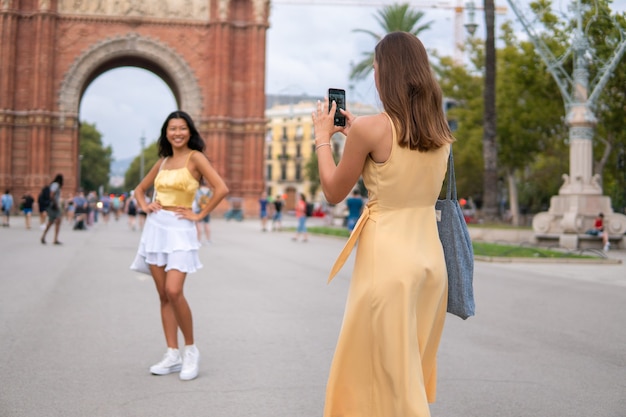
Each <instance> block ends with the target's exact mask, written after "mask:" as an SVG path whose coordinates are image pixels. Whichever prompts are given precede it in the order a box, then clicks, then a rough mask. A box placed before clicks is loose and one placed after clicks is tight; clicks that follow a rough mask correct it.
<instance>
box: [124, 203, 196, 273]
mask: <svg viewBox="0 0 626 417" xmlns="http://www.w3.org/2000/svg"><path fill="white" fill-rule="evenodd" d="M199 248H200V243H199V242H198V232H197V229H196V225H195V223H194V222H192V221H191V220H187V219H179V218H178V217H176V213H174V212H173V211H168V210H159V211H157V212H154V213H150V214H148V216H147V219H146V223H145V225H144V228H143V232H142V234H141V241H140V242H139V249H137V255H136V256H135V260H134V261H133V263H132V264H131V266H130V269H132V270H134V271H137V272H141V273H144V274H150V267H149V265H157V266H165V271H169V270H171V269H176V270H178V271H181V272H185V273H191V272H196V271H197V270H198V269H200V268H202V264H201V263H200V258H199V257H198V249H199Z"/></svg>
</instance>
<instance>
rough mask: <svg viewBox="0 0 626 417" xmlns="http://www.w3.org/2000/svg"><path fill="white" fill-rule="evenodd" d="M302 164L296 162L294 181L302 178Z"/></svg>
mask: <svg viewBox="0 0 626 417" xmlns="http://www.w3.org/2000/svg"><path fill="white" fill-rule="evenodd" d="M301 176H302V165H301V164H300V163H297V164H296V181H300V180H301V179H302V178H300V177H301Z"/></svg>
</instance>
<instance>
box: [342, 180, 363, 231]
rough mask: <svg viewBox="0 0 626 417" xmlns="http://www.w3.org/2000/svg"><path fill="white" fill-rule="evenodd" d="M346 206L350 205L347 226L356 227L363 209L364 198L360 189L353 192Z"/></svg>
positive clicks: (350, 228) (349, 228) (349, 227)
mask: <svg viewBox="0 0 626 417" xmlns="http://www.w3.org/2000/svg"><path fill="white" fill-rule="evenodd" d="M346 206H348V219H347V223H346V226H347V227H348V230H352V229H354V226H355V225H356V222H357V220H359V217H361V211H363V199H362V198H361V194H360V193H359V190H357V189H355V190H354V191H353V192H352V197H350V198H348V199H347V200H346Z"/></svg>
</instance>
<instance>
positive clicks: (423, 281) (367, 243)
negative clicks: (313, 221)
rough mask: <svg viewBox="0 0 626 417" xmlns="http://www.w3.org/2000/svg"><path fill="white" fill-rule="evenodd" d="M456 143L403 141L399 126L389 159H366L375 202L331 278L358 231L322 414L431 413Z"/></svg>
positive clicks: (386, 416)
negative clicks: (446, 206)
mask: <svg viewBox="0 0 626 417" xmlns="http://www.w3.org/2000/svg"><path fill="white" fill-rule="evenodd" d="M392 127H393V123H392ZM449 152H450V146H448V145H446V146H443V147H441V148H440V149H438V150H435V151H430V152H426V153H424V152H418V151H412V150H409V149H408V148H402V147H400V146H399V145H398V143H397V140H396V132H395V128H394V129H393V146H392V150H391V154H390V156H389V158H388V159H387V161H386V162H384V163H376V162H374V161H373V160H372V159H371V158H368V160H367V162H366V163H365V167H364V169H363V180H364V183H365V186H366V187H367V189H368V191H369V202H368V203H367V205H366V207H365V208H364V211H363V214H362V215H361V217H360V219H359V221H358V222H357V225H356V226H355V228H354V230H353V232H352V235H351V236H350V239H349V240H348V242H347V243H346V246H345V247H344V249H343V251H342V253H341V254H340V255H339V258H338V259H337V262H336V263H335V265H334V266H333V269H332V271H331V274H330V278H329V282H330V280H332V279H333V277H334V276H335V274H336V273H337V272H338V271H339V269H341V267H342V265H343V263H344V262H345V260H346V259H347V257H348V256H349V255H350V252H351V251H352V249H353V247H354V245H355V243H356V241H357V239H358V246H357V251H356V258H355V264H354V269H353V272H352V279H351V282H350V289H349V293H348V299H347V302H346V308H345V313H344V318H343V324H342V327H341V332H340V335H339V340H338V343H337V347H336V350H335V355H334V358H333V361H332V365H331V369H330V375H329V378H328V384H327V387H326V402H325V406H324V417H429V416H430V410H429V406H428V403H430V402H434V401H435V392H436V382H437V366H436V356H437V349H438V347H439V341H440V339H441V334H442V331H443V325H444V321H445V315H446V308H447V294H448V282H447V272H446V265H445V260H444V256H443V249H442V246H441V242H440V240H439V235H438V232H437V217H436V216H437V214H436V212H435V202H436V201H437V197H438V196H439V192H440V190H441V187H442V184H443V180H444V177H445V174H446V170H447V162H448V155H449Z"/></svg>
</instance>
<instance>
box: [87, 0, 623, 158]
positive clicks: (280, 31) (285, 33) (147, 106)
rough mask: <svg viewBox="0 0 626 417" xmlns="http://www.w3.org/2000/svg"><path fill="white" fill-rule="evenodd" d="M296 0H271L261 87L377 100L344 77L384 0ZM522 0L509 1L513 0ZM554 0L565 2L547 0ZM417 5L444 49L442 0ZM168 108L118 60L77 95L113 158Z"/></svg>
mask: <svg viewBox="0 0 626 417" xmlns="http://www.w3.org/2000/svg"><path fill="white" fill-rule="evenodd" d="M290 1H292V3H289V2H290ZM304 1H306V0H276V1H274V2H273V3H272V9H271V12H270V28H269V30H268V32H267V58H266V65H267V67H266V92H267V93H268V94H308V95H311V96H314V97H323V96H324V95H325V94H326V91H327V89H328V87H336V88H344V89H346V91H347V94H348V100H349V101H350V100H355V101H361V102H367V103H370V104H374V105H377V104H378V103H377V99H376V91H375V87H374V82H373V78H372V75H370V76H369V77H368V78H367V80H365V81H363V82H360V83H358V84H357V85H355V86H350V83H349V81H348V74H349V71H350V66H351V63H356V62H359V61H360V60H361V59H362V54H363V53H364V52H369V51H372V49H373V48H374V46H375V44H374V42H373V39H372V38H371V37H370V36H369V35H367V34H362V33H354V32H353V30H354V29H357V28H358V29H368V30H372V31H373V32H376V33H380V32H381V30H380V26H379V24H378V23H377V22H376V20H375V18H374V15H375V14H376V12H377V11H378V10H380V8H381V7H382V6H381V4H391V3H392V1H390V0H385V1H383V0H379V1H378V2H377V3H378V4H377V5H375V6H358V7H357V6H341V5H332V6H330V5H320V3H321V2H324V0H308V3H304ZM337 1H339V2H340V1H341V0H337ZM347 1H352V0H347ZM463 2H464V3H465V0H464V1H463ZM315 3H317V4H315ZM326 3H328V2H326ZM361 3H366V4H372V0H361ZM522 3H524V4H526V3H527V1H525V0H518V1H517V4H522ZM554 3H555V4H560V3H563V4H568V3H569V2H567V1H565V0H561V1H559V0H555V1H554ZM335 4H336V2H335ZM412 4H420V5H425V4H439V5H446V4H448V5H451V4H456V1H453V0H451V1H437V0H433V1H428V0H425V1H412ZM475 4H477V5H479V4H482V1H480V0H475ZM496 5H498V6H508V4H507V3H506V2H505V1H502V0H500V1H496ZM507 9H508V13H507V15H496V25H497V26H500V25H501V24H502V23H503V22H504V21H505V20H512V19H514V14H513V13H512V11H511V10H510V7H507ZM613 9H614V10H622V11H623V10H626V0H616V1H614V3H613ZM421 10H422V11H424V12H425V14H426V16H425V18H424V21H425V22H427V21H431V20H432V21H434V22H435V23H434V24H433V25H432V28H431V29H429V30H427V31H425V32H423V34H422V35H421V36H420V38H421V40H422V42H423V43H424V45H425V46H426V48H427V49H429V50H433V49H434V50H437V52H438V53H439V54H441V55H449V56H452V55H453V54H454V11H453V10H452V9H451V8H445V7H444V8H430V7H425V8H422V9H421ZM465 19H466V20H467V16H465ZM476 23H478V24H479V27H478V30H477V32H476V35H477V36H483V34H484V30H485V29H484V16H483V14H482V11H479V10H477V12H476ZM521 36H523V34H521ZM175 109H176V102H175V100H174V96H173V94H172V92H171V91H170V90H169V88H168V87H167V86H166V84H165V83H164V82H163V81H162V80H161V79H160V78H158V77H157V76H156V75H154V74H152V73H150V72H148V71H144V70H141V69H137V68H118V69H114V70H111V71H108V72H106V73H104V74H102V75H101V76H100V77H98V78H96V79H95V80H94V81H93V82H92V83H91V84H90V85H89V87H88V88H87V90H86V91H85V94H84V96H83V98H82V101H81V105H80V119H81V120H82V121H86V122H89V123H95V124H96V127H97V129H98V130H99V131H100V132H101V133H102V134H103V142H104V144H105V145H111V146H112V147H113V156H114V158H115V159H117V160H119V159H125V158H129V157H134V156H137V155H138V154H139V152H140V147H141V146H140V138H141V137H142V136H145V138H146V143H147V144H149V143H151V142H153V141H155V140H156V139H157V138H158V135H159V130H160V128H161V124H162V123H163V120H164V119H165V117H166V116H167V115H168V114H169V113H170V112H171V111H173V110H175Z"/></svg>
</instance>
